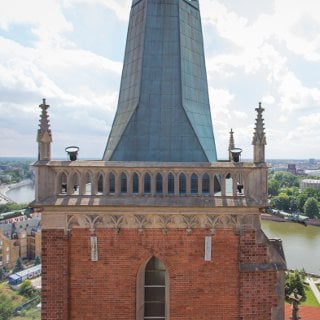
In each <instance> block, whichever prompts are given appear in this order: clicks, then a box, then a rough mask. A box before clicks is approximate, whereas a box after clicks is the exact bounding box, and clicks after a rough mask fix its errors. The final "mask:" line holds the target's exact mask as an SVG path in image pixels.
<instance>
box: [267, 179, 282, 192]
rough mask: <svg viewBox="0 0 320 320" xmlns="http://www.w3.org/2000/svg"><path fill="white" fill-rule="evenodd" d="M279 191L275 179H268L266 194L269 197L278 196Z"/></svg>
mask: <svg viewBox="0 0 320 320" xmlns="http://www.w3.org/2000/svg"><path fill="white" fill-rule="evenodd" d="M279 189H280V185H279V182H278V181H277V180H275V179H270V180H269V182H268V193H269V195H270V196H276V195H278V192H279Z"/></svg>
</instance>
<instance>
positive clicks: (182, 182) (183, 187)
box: [179, 173, 187, 194]
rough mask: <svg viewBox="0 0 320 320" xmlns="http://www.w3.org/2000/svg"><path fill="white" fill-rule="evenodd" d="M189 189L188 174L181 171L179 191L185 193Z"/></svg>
mask: <svg viewBox="0 0 320 320" xmlns="http://www.w3.org/2000/svg"><path fill="white" fill-rule="evenodd" d="M186 190H187V184H186V176H185V175H184V174H183V173H181V174H180V176H179V193H180V194H185V193H186Z"/></svg>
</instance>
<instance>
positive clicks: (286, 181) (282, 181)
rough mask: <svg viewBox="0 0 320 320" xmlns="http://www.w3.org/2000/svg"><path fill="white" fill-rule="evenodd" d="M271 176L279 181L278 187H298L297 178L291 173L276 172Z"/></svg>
mask: <svg viewBox="0 0 320 320" xmlns="http://www.w3.org/2000/svg"><path fill="white" fill-rule="evenodd" d="M271 177H272V179H275V180H276V181H278V182H279V185H280V188H285V187H299V178H298V177H297V176H295V175H293V174H292V173H288V172H276V173H275V174H274V175H272V176H271Z"/></svg>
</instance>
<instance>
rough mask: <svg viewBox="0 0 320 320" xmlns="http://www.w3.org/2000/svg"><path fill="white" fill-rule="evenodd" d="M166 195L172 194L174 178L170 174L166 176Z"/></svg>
mask: <svg viewBox="0 0 320 320" xmlns="http://www.w3.org/2000/svg"><path fill="white" fill-rule="evenodd" d="M168 193H169V194H172V193H174V176H173V174H172V173H171V172H170V173H169V174H168Z"/></svg>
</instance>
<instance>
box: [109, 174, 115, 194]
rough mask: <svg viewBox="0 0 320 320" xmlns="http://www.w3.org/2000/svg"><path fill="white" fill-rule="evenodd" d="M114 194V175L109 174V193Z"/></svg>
mask: <svg viewBox="0 0 320 320" xmlns="http://www.w3.org/2000/svg"><path fill="white" fill-rule="evenodd" d="M115 192H116V177H115V175H114V173H112V172H110V173H109V193H115Z"/></svg>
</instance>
